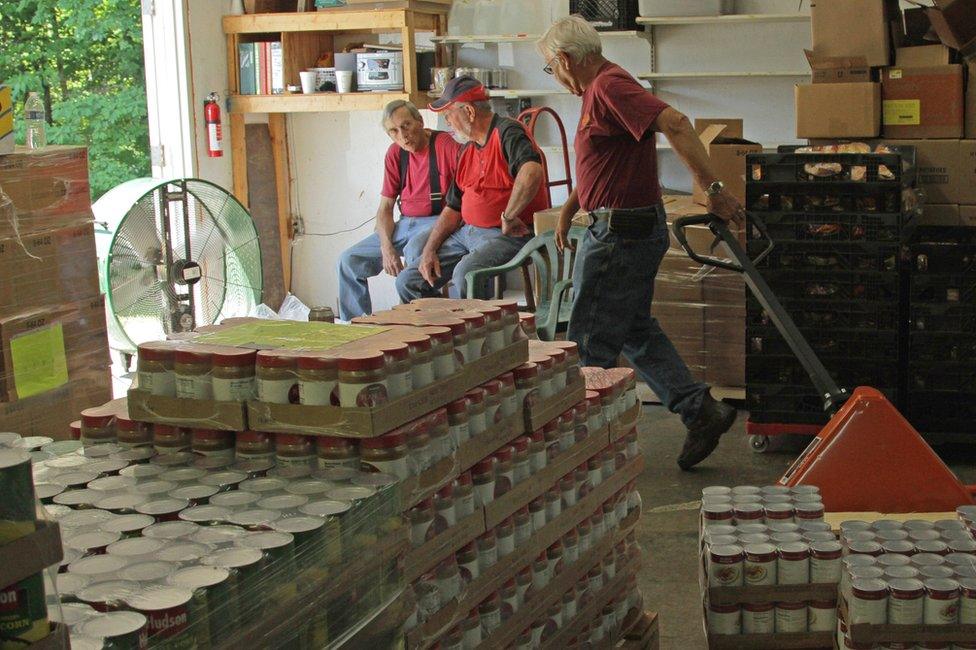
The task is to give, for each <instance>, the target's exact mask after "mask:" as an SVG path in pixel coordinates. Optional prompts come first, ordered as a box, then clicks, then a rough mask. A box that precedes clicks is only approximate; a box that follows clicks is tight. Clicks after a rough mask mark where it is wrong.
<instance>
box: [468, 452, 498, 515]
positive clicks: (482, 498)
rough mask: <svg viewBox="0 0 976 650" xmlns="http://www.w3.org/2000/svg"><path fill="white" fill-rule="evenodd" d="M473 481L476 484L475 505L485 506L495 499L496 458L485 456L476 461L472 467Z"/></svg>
mask: <svg viewBox="0 0 976 650" xmlns="http://www.w3.org/2000/svg"><path fill="white" fill-rule="evenodd" d="M471 482H472V484H473V485H474V503H475V506H477V507H479V508H483V507H484V506H486V505H488V504H489V503H491V502H492V501H494V500H495V464H494V458H492V457H489V458H485V459H483V460H480V461H478V462H477V463H475V466H474V467H472V468H471Z"/></svg>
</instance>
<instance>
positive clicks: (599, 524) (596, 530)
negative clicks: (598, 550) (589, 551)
mask: <svg viewBox="0 0 976 650" xmlns="http://www.w3.org/2000/svg"><path fill="white" fill-rule="evenodd" d="M590 527H591V528H592V529H593V532H592V536H593V537H592V539H593V542H594V543H596V542H597V541H599V540H601V539H603V537H604V536H605V535H606V534H607V528H606V521H605V520H604V518H603V510H602V509H599V508H598V509H597V511H596V512H594V513H593V515H591V516H590Z"/></svg>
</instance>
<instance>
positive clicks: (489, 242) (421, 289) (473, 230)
mask: <svg viewBox="0 0 976 650" xmlns="http://www.w3.org/2000/svg"><path fill="white" fill-rule="evenodd" d="M429 234H430V231H427V232H426V233H424V234H423V235H422V236H418V237H414V238H413V239H411V240H410V243H409V244H407V249H406V257H407V260H408V265H407V268H406V269H405V270H404V271H403V272H402V273H400V275H398V276H397V279H396V287H397V293H399V294H400V300H402V301H403V302H410V301H411V300H416V299H417V298H437V297H439V296H440V295H441V289H442V288H443V287H444V285H445V284H447V283H448V282H452V285H453V286H452V287H451V289H450V293H451V297H452V298H464V297H465V292H466V290H467V283H466V282H465V279H464V276H466V275H467V274H468V272H470V271H476V270H479V269H487V268H491V267H493V266H499V265H501V264H505V263H506V262H508V261H509V260H510V259H512V258H513V257H515V255H516V254H517V253H518V252H519V251H520V250H522V247H523V246H525V243H526V242H527V241H529V239H531V237H509V236H508V235H503V234H502V229H501V228H479V227H477V226H469V225H467V224H464V225H462V226H461V227H460V228H458V229H457V230H455V231H454V232H453V233H451V236H450V237H448V238H447V239H446V240H444V243H443V244H441V247H440V248H439V249H438V251H437V258H438V259H439V260H440V263H441V277H440V278H438V279H437V281H436V282H435V283H434V286H431V285H429V284H428V283H427V281H426V280H424V278H423V277H422V276H421V275H420V271H419V270H418V265H419V263H420V256H421V254H422V253H423V251H424V246H425V245H426V244H427V236H428V235H429ZM410 260H412V262H411V261H410ZM471 297H472V298H488V297H489V294H488V283H487V282H485V283H483V286H480V287H476V288H475V295H474V296H471Z"/></svg>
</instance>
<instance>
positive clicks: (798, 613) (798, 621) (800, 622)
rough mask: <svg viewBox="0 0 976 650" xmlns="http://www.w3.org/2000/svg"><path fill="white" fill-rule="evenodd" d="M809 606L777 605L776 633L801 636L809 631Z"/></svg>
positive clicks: (802, 603) (798, 604)
mask: <svg viewBox="0 0 976 650" xmlns="http://www.w3.org/2000/svg"><path fill="white" fill-rule="evenodd" d="M808 617H809V613H808V612H807V604H806V603H805V602H799V603H776V633H777V634H799V633H802V632H806V631H807V619H808Z"/></svg>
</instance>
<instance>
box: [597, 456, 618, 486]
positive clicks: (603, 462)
mask: <svg viewBox="0 0 976 650" xmlns="http://www.w3.org/2000/svg"><path fill="white" fill-rule="evenodd" d="M597 459H598V460H599V461H600V472H601V473H602V475H603V480H604V481H606V480H609V479H610V477H611V476H613V473H614V472H615V471H616V469H617V462H616V459H615V458H614V454H613V450H612V449H604V450H603V451H601V452H600V454H599V456H597Z"/></svg>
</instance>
